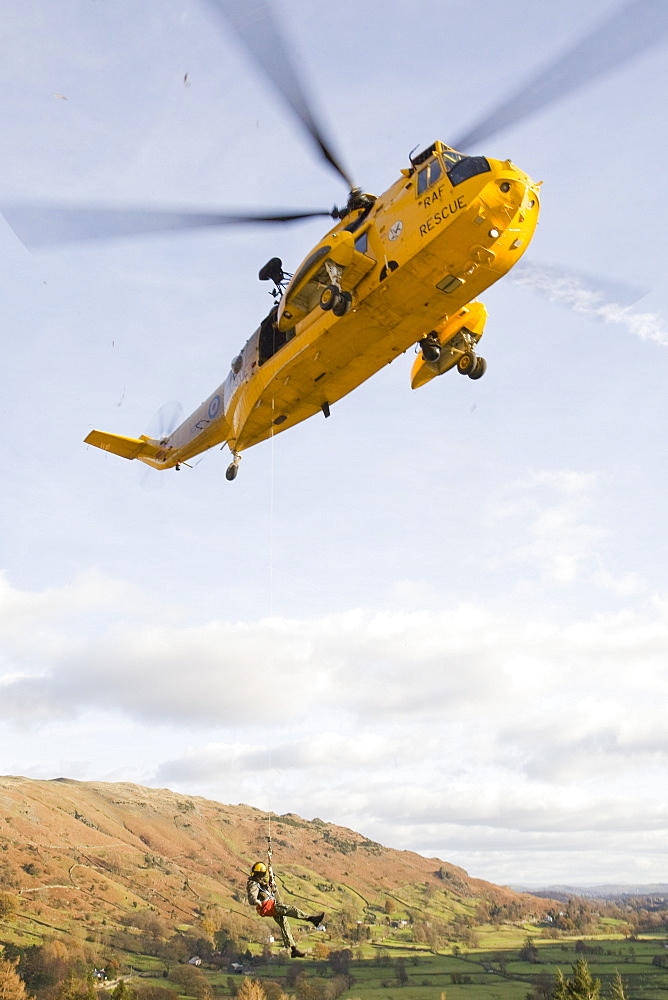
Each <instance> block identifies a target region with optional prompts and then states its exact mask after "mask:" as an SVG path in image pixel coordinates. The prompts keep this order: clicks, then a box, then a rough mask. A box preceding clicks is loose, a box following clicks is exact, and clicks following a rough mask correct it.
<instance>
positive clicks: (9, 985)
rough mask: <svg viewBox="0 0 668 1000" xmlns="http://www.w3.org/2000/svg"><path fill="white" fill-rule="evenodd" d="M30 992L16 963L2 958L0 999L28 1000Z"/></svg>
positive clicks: (0, 962) (0, 965) (0, 959)
mask: <svg viewBox="0 0 668 1000" xmlns="http://www.w3.org/2000/svg"><path fill="white" fill-rule="evenodd" d="M27 997H28V994H27V993H26V988H25V984H24V982H23V980H22V979H21V977H20V976H19V974H18V972H17V971H16V963H15V962H9V961H7V959H5V958H0V1000H26V998H27Z"/></svg>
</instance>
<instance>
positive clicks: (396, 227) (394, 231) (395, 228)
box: [387, 219, 404, 240]
mask: <svg viewBox="0 0 668 1000" xmlns="http://www.w3.org/2000/svg"><path fill="white" fill-rule="evenodd" d="M403 228H404V224H403V222H402V221H401V219H399V220H398V221H397V222H395V223H393V225H392V226H390V231H389V233H388V234H387V235H388V236H389V237H390V239H391V240H398V239H399V237H400V236H401V231H402V229H403Z"/></svg>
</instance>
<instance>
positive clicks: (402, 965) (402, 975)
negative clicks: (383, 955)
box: [396, 958, 410, 986]
mask: <svg viewBox="0 0 668 1000" xmlns="http://www.w3.org/2000/svg"><path fill="white" fill-rule="evenodd" d="M396 976H397V982H398V983H399V985H400V986H408V984H409V982H410V979H409V978H408V973H407V972H406V962H405V961H404V959H403V958H398V959H397V971H396Z"/></svg>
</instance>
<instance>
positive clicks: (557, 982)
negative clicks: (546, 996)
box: [552, 969, 568, 1000]
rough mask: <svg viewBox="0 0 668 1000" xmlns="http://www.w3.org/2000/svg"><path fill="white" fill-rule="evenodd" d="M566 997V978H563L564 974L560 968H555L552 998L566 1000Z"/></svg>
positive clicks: (553, 999)
mask: <svg viewBox="0 0 668 1000" xmlns="http://www.w3.org/2000/svg"><path fill="white" fill-rule="evenodd" d="M567 998H568V992H567V990H566V980H565V979H564V974H563V972H562V971H561V969H557V973H556V975H555V977H554V991H553V993H552V1000H567Z"/></svg>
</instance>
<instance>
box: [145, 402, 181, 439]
mask: <svg viewBox="0 0 668 1000" xmlns="http://www.w3.org/2000/svg"><path fill="white" fill-rule="evenodd" d="M183 417H184V413H183V407H182V406H181V404H180V403H179V402H178V400H176V399H172V400H170V402H169V403H163V404H162V406H161V407H160V409H159V410H158V411H157V413H155V414H154V415H153V417H152V418H151V422H150V423H149V425H148V428H147V430H146V434H147V436H148V437H150V438H154V439H155V440H156V441H162V440H164V438H168V437H169V436H170V435H171V434H173V433H174V431H175V430H176V428H177V427H180V426H181V424H182V423H183Z"/></svg>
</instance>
